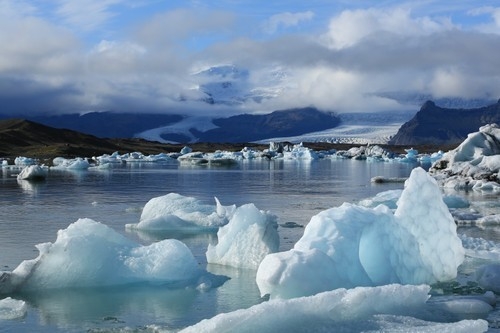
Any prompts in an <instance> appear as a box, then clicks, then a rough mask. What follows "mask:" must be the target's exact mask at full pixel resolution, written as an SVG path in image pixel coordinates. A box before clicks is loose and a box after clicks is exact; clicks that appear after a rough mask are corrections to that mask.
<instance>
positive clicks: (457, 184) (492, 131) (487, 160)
mask: <svg viewBox="0 0 500 333" xmlns="http://www.w3.org/2000/svg"><path fill="white" fill-rule="evenodd" d="M429 171H430V172H431V173H432V174H433V175H434V176H435V177H436V178H437V179H438V180H439V181H440V182H442V184H443V186H445V187H453V188H455V189H470V188H474V189H478V190H492V191H500V185H499V184H498V182H499V179H500V177H499V175H498V173H499V172H500V128H499V127H498V125H496V124H490V125H485V126H482V127H481V128H480V129H479V131H478V132H475V133H471V134H469V135H468V136H467V139H465V140H464V141H463V142H462V143H461V144H460V145H459V146H458V147H457V148H456V149H454V150H451V151H449V152H447V153H446V154H444V156H443V158H442V160H441V161H438V162H437V163H435V164H434V165H433V166H432V167H431V169H430V170H429Z"/></svg>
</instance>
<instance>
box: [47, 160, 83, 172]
mask: <svg viewBox="0 0 500 333" xmlns="http://www.w3.org/2000/svg"><path fill="white" fill-rule="evenodd" d="M52 164H53V165H54V166H53V167H51V169H70V170H87V169H88V168H89V167H90V163H89V161H88V160H87V159H85V158H82V157H76V158H64V157H56V158H54V159H53V160H52Z"/></svg>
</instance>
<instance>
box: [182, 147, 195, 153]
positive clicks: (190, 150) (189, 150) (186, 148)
mask: <svg viewBox="0 0 500 333" xmlns="http://www.w3.org/2000/svg"><path fill="white" fill-rule="evenodd" d="M192 151H193V149H192V148H191V147H188V146H185V147H183V148H182V149H181V154H182V155H185V154H189V153H191V152H192Z"/></svg>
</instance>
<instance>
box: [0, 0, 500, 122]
mask: <svg viewBox="0 0 500 333" xmlns="http://www.w3.org/2000/svg"><path fill="white" fill-rule="evenodd" d="M0 43H1V45H2V46H1V47H0V113H1V114H20V115H21V114H29V115H32V114H36V113H56V114H61V113H85V112H91V111H120V112H165V113H186V114H193V115H194V114H196V115H208V116H212V115H214V114H221V115H226V114H227V115H229V114H238V113H261V112H270V111H273V110H280V109H286V108H294V107H306V106H314V107H317V108H319V109H321V110H325V111H335V112H339V113H342V112H371V111H390V110H402V109H408V107H409V106H408V105H407V104H406V103H403V102H402V101H401V99H400V98H398V96H407V98H411V97H412V96H421V95H423V96H430V97H431V98H433V99H438V98H457V97H460V98H466V99H467V98H469V99H490V100H497V99H498V98H500V56H499V54H500V3H499V2H498V0H483V1H480V2H479V1H475V0H462V1H456V0H439V1H434V0H421V1H395V0H381V1H368V0H337V1H335V0H328V1H327V0H309V1H303V0H300V1H299V0H287V1H285V0H277V1H272V0H266V1H261V0H214V1H201V0H191V1H190V0H184V1H180V0H169V1H166V0H165V1H161V0H0ZM222 65H231V66H235V68H237V69H238V70H239V71H243V72H245V73H247V75H246V76H244V77H243V79H240V80H239V81H238V82H235V83H234V87H233V88H234V89H233V90H232V91H231V93H232V94H233V95H234V96H232V97H235V96H236V97H238V98H239V99H238V102H237V103H233V104H231V105H229V106H228V105H225V106H222V105H217V104H216V105H209V104H207V103H206V102H204V101H205V100H206V99H207V95H206V93H205V91H204V90H206V89H204V87H207V85H206V84H207V83H208V82H212V81H214V82H219V81H224V80H228V78H227V77H226V78H223V77H221V75H219V76H216V75H215V76H214V75H212V76H210V75H207V74H206V72H203V71H204V70H206V69H208V68H210V67H213V66H222ZM204 73H205V74H204ZM255 95H258V96H259V98H245V96H247V97H248V96H255ZM395 96H396V97H395ZM408 96H409V97H408ZM226 97H227V96H226ZM229 98H231V96H230V97H229ZM233 100H235V99H234V98H233ZM413 107H415V106H413Z"/></svg>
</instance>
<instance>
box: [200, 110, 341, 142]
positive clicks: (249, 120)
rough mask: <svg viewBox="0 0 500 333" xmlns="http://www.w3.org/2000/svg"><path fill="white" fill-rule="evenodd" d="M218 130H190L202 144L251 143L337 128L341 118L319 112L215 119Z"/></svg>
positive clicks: (273, 113) (300, 111)
mask: <svg viewBox="0 0 500 333" xmlns="http://www.w3.org/2000/svg"><path fill="white" fill-rule="evenodd" d="M213 123H214V124H215V125H216V126H218V127H217V128H214V129H211V130H208V131H205V132H200V131H196V130H191V132H192V133H193V134H194V135H195V136H196V137H198V141H200V142H252V141H258V140H263V139H267V138H272V137H287V136H296V135H301V134H305V133H310V132H315V131H321V130H325V129H329V128H333V127H336V126H338V125H339V124H340V118H339V117H337V116H336V115H335V114H333V113H326V112H322V111H319V110H318V109H316V108H312V107H308V108H299V109H290V110H281V111H274V112H272V113H269V114H262V115H254V114H241V115H237V116H232V117H229V118H218V119H214V120H213Z"/></svg>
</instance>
